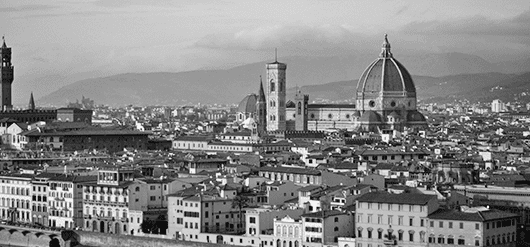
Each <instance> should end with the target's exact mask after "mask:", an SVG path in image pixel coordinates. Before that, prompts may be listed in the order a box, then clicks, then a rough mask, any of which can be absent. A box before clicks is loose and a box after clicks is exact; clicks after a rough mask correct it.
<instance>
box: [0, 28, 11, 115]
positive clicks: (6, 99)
mask: <svg viewBox="0 0 530 247" xmlns="http://www.w3.org/2000/svg"><path fill="white" fill-rule="evenodd" d="M2 40H3V45H2V47H1V48H0V57H1V59H2V64H0V71H1V73H0V79H1V90H0V94H1V95H0V96H1V97H2V98H1V100H0V101H1V102H2V109H1V110H2V111H5V110H11V109H12V108H13V105H12V104H11V83H13V76H14V74H13V70H14V67H13V65H12V64H11V47H9V48H8V47H7V45H6V40H5V38H4V37H2Z"/></svg>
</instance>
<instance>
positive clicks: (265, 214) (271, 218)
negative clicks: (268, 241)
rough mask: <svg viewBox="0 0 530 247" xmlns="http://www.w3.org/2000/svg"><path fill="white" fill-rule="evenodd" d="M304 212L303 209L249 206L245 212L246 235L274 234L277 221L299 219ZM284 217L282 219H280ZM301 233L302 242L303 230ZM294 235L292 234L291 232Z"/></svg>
mask: <svg viewBox="0 0 530 247" xmlns="http://www.w3.org/2000/svg"><path fill="white" fill-rule="evenodd" d="M303 213H304V211H303V210H302V209H287V210H286V209H271V208H249V209H247V210H246V213H245V217H246V219H245V222H246V235H248V236H260V235H272V234H273V233H274V234H275V232H274V229H276V227H275V224H276V223H275V222H277V221H278V222H280V221H283V219H284V218H286V217H287V218H289V219H299V218H300V216H301V215H302V214H303ZM280 217H283V218H282V220H279V218H280ZM298 232H299V233H300V234H298V235H299V236H300V241H299V243H301V242H302V241H301V231H300V229H299V231H298ZM275 235H276V234H275ZM291 235H292V234H291Z"/></svg>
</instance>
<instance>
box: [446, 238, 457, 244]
mask: <svg viewBox="0 0 530 247" xmlns="http://www.w3.org/2000/svg"><path fill="white" fill-rule="evenodd" d="M447 244H455V239H454V238H453V237H451V236H449V237H448V238H447Z"/></svg>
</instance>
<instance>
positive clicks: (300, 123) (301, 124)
mask: <svg viewBox="0 0 530 247" xmlns="http://www.w3.org/2000/svg"><path fill="white" fill-rule="evenodd" d="M294 101H295V107H296V110H295V130H302V131H306V130H307V102H308V101H309V95H307V94H305V95H304V94H302V91H300V90H297V91H296V94H295V96H294Z"/></svg>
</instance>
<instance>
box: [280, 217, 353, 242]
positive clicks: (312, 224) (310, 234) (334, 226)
mask: <svg viewBox="0 0 530 247" xmlns="http://www.w3.org/2000/svg"><path fill="white" fill-rule="evenodd" d="M301 219H302V241H303V242H302V244H303V246H307V247H321V246H322V245H336V244H337V242H338V238H339V237H353V236H354V234H355V233H354V230H355V221H354V217H353V214H351V213H349V212H341V211H337V210H324V211H320V212H313V213H307V214H303V215H302V216H301ZM282 230H283V229H282Z"/></svg>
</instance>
